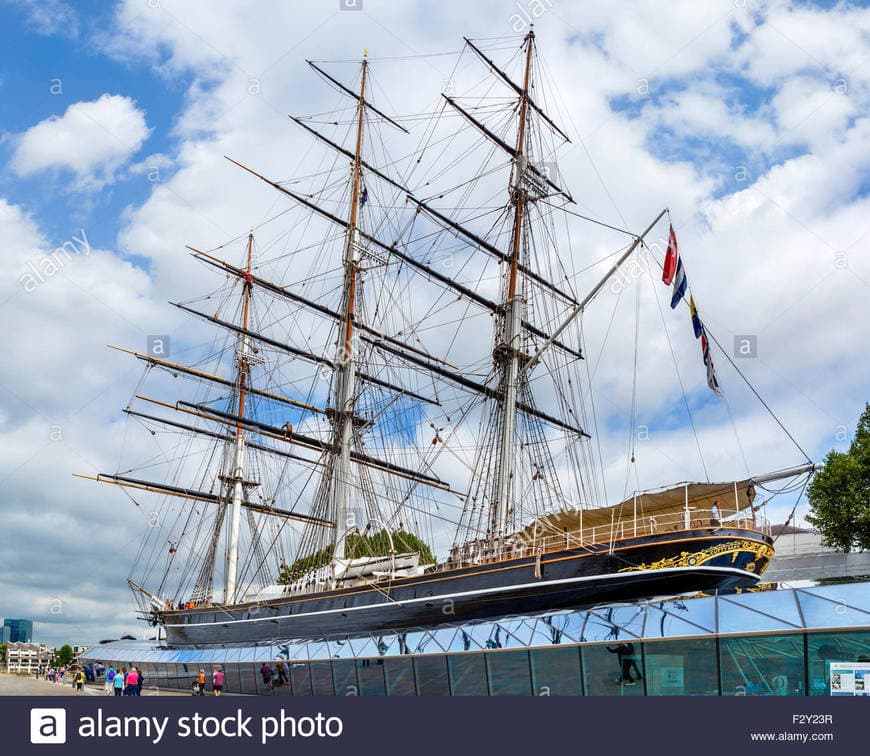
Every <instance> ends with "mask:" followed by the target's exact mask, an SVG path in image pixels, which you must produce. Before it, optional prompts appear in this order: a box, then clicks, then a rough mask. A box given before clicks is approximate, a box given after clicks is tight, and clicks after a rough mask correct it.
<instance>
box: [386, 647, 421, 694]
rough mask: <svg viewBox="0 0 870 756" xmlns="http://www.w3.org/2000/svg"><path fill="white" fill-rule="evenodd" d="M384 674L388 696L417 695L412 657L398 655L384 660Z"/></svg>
mask: <svg viewBox="0 0 870 756" xmlns="http://www.w3.org/2000/svg"><path fill="white" fill-rule="evenodd" d="M384 676H385V677H386V680H387V695H388V696H415V695H417V686H416V684H415V683H414V665H413V663H412V661H411V660H410V659H405V658H402V657H400V656H399V657H396V658H392V659H385V660H384Z"/></svg>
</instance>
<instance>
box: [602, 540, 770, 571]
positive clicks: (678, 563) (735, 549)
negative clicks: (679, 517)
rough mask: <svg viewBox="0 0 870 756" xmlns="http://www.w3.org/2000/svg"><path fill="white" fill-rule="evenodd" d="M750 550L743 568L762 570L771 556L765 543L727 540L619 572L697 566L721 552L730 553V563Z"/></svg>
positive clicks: (721, 553)
mask: <svg viewBox="0 0 870 756" xmlns="http://www.w3.org/2000/svg"><path fill="white" fill-rule="evenodd" d="M747 551H748V552H750V553H751V554H753V555H754V556H755V559H754V560H753V561H752V562H750V563H749V564H747V565H746V567H745V569H747V570H749V571H750V572H758V573H759V574H760V573H762V572H764V570H765V568H766V567H767V565H768V564H769V562H770V560H771V558H772V557H773V549H772V548H771V547H770V546H768V545H767V544H765V543H757V542H755V541H729V542H727V543H718V544H716V545H715V546H709V547H707V548H706V549H701V550H700V551H681V552H680V553H679V555H677V556H672V557H666V558H664V559H659V560H658V561H655V562H651V563H649V564H639V565H637V566H636V567H624V568H623V569H621V570H619V571H620V572H632V571H633V570H661V569H667V568H669V567H697V566H698V565H702V564H706V563H707V562H709V561H710V560H712V559H715V558H716V557H720V556H722V555H723V554H730V555H731V564H734V563H735V562H736V561H737V557H738V556H740V554H742V553H744V552H747Z"/></svg>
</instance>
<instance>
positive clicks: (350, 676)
mask: <svg viewBox="0 0 870 756" xmlns="http://www.w3.org/2000/svg"><path fill="white" fill-rule="evenodd" d="M332 679H333V681H334V682H335V695H337V696H355V695H358V694H359V683H358V682H357V679H356V662H355V661H351V660H345V659H341V660H335V661H334V662H332Z"/></svg>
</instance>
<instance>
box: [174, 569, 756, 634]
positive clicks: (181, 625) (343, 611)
mask: <svg viewBox="0 0 870 756" xmlns="http://www.w3.org/2000/svg"><path fill="white" fill-rule="evenodd" d="M686 571H687V570H686V568H685V567H664V568H661V569H657V570H643V571H642V572H640V573H639V575H641V576H647V575H664V574H667V573H671V572H678V573H679V572H686ZM691 571H692V572H711V571H712V572H720V573H723V574H726V575H734V576H738V577H746V578H751V579H753V580H755V581H758V580H759V579H760V577H761V576H760V575H756V574H755V573H754V572H747V571H746V570H739V569H736V568H735V567H714V566H711V567H698V568H695V569H692V570H691ZM631 576H632V577H638V575H637V574H632V575H631ZM615 577H621V578H625V577H628V575H627V574H625V573H622V574H620V573H611V574H609V575H587V576H586V577H575V578H562V579H561V580H549V581H547V582H534V583H522V584H521V585H509V586H498V587H496V588H483V589H480V590H477V591H462V592H460V593H448V594H445V595H443V596H424V597H423V598H415V599H408V600H407V601H396V600H394V599H389V603H382V604H366V605H365V606H348V607H346V608H344V609H322V610H320V611H317V612H301V613H299V614H283V615H278V616H275V617H251V618H250V619H237V620H220V619H216V620H213V621H211V622H174V623H169V624H167V625H166V627H167V628H170V627H172V628H196V627H213V626H214V625H235V624H238V623H240V622H275V621H277V622H279V623H280V622H281V621H282V620H290V621H292V620H295V619H298V618H299V617H314V616H317V615H322V614H346V613H347V612H355V611H360V610H363V609H383V608H384V607H386V606H390V605H391V604H392V605H394V606H396V607H398V608H399V609H401V608H402V607H403V606H405V605H407V604H419V603H427V602H428V603H432V602H436V601H444V600H446V599H455V598H462V597H464V596H471V595H481V594H484V593H487V594H489V593H504V592H506V591H516V590H522V589H523V588H535V587H544V586H551V585H564V584H568V583H583V582H587V581H590V580H601V579H602V578H603V579H604V580H609V579H610V578H615ZM215 611H220V609H216V610H215Z"/></svg>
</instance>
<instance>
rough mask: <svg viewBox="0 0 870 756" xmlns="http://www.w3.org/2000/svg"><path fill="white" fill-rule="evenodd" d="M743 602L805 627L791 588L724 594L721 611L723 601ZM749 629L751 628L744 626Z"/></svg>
mask: <svg viewBox="0 0 870 756" xmlns="http://www.w3.org/2000/svg"><path fill="white" fill-rule="evenodd" d="M725 601H727V602H730V603H732V604H741V605H742V606H746V607H749V608H750V609H754V610H755V611H757V612H764V613H765V614H770V615H773V616H774V617H776V618H777V619H780V620H783V621H784V622H787V623H788V624H790V625H794V626H795V627H800V628H802V627H803V620H802V619H801V615H800V612H799V611H798V607H797V601H796V600H795V592H794V591H793V590H791V589H784V590H779V591H758V592H757V593H738V594H733V595H728V596H723V597H722V599H721V600H720V602H719V613H720V614H721V613H722V611H723V607H722V603H723V602H725ZM744 629H746V630H748V629H749V628H744Z"/></svg>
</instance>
